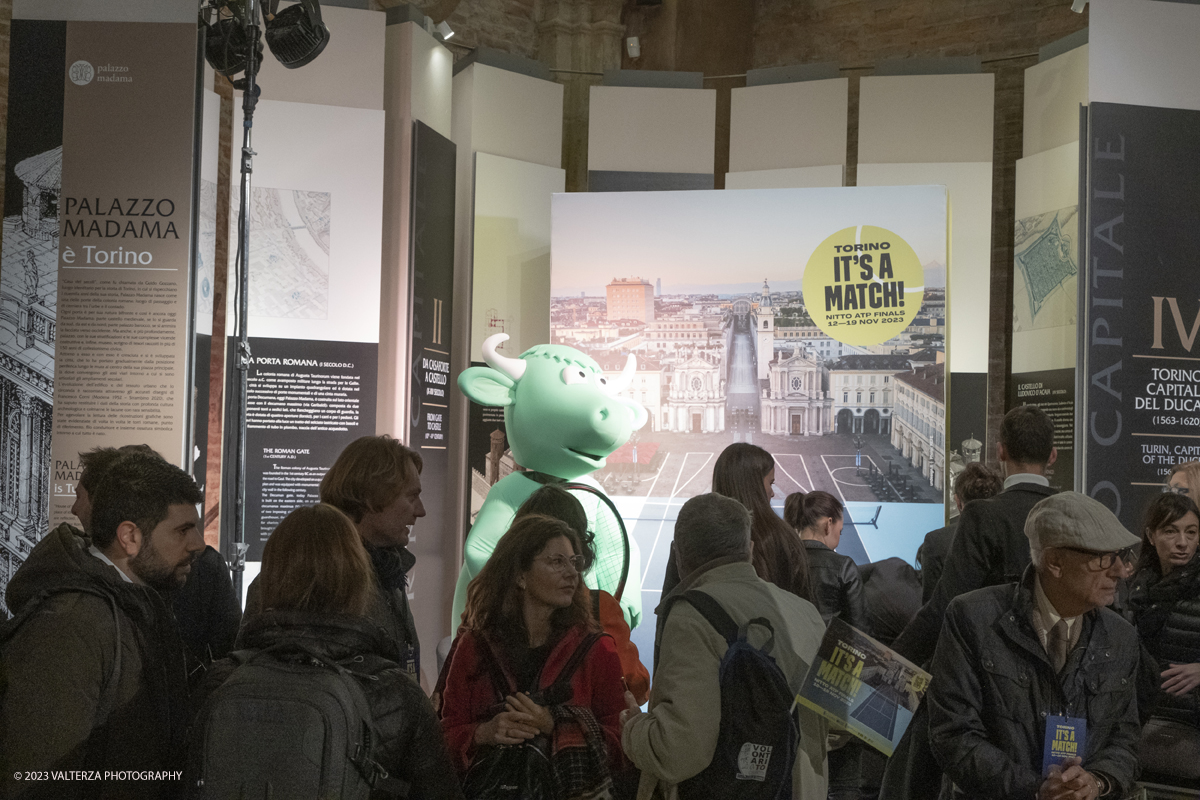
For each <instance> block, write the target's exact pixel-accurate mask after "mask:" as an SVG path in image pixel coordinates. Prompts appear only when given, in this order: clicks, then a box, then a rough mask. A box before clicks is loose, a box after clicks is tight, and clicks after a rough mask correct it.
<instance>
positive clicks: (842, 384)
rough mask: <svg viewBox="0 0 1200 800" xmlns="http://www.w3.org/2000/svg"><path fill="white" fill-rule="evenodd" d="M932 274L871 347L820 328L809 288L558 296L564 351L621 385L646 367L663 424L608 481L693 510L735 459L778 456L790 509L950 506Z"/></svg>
mask: <svg viewBox="0 0 1200 800" xmlns="http://www.w3.org/2000/svg"><path fill="white" fill-rule="evenodd" d="M925 274H926V286H925V292H924V299H923V302H922V305H921V308H920V311H919V312H918V313H917V315H916V317H915V319H914V320H913V321H912V323H910V325H909V326H908V327H907V328H906V329H905V330H904V331H903V332H902V333H901V334H900V335H899V336H896V337H894V338H892V339H889V340H887V341H885V342H883V343H881V344H878V345H871V346H868V347H860V346H855V345H850V344H846V343H843V342H840V341H838V340H836V339H834V338H832V337H830V336H829V335H828V334H826V333H825V332H824V331H822V330H821V329H820V328H819V327H817V325H815V324H814V323H813V321H812V319H811V318H810V317H809V314H808V312H807V310H806V307H805V303H804V298H803V296H802V293H801V291H800V288H799V281H798V280H791V281H781V282H780V284H779V285H780V286H781V287H789V288H784V289H782V290H781V289H780V288H776V289H772V286H771V281H770V279H769V277H768V278H767V279H764V280H763V281H762V283H761V285H758V284H757V283H755V284H744V285H738V284H734V285H729V284H722V285H720V286H715V287H712V289H713V290H712V291H704V289H705V288H706V287H703V286H699V287H698V286H694V285H688V286H686V287H683V289H682V290H680V288H676V287H673V286H672V285H671V284H670V283H667V282H664V280H663V279H662V278H658V277H642V276H620V275H618V276H612V277H611V279H610V280H609V281H608V282H607V284H606V285H605V286H604V287H603V288H604V291H603V293H602V294H598V293H589V292H587V291H581V292H579V293H577V294H575V295H573V296H554V297H552V300H551V318H550V330H551V338H552V341H553V342H554V343H555V344H564V345H569V346H571V347H575V348H577V349H579V350H581V351H583V352H585V353H587V354H588V355H590V356H591V357H592V358H594V359H595V360H596V361H597V363H599V364H600V366H601V368H602V369H603V370H604V371H605V372H606V373H608V374H610V375H614V376H615V375H617V374H619V373H620V371H621V369H622V368H623V367H624V365H625V363H626V360H627V355H628V354H629V353H632V354H634V355H635V356H636V358H637V373H636V375H635V378H634V380H633V382H632V384H631V386H630V390H629V391H630V392H631V393H632V397H633V399H635V400H637V401H638V402H640V403H642V405H643V406H645V408H646V410H647V412H648V414H649V422H647V424H646V425H645V427H643V428H642V430H640V431H638V432H637V433H636V434H635V437H634V439H633V440H631V441H630V443H628V444H626V445H625V446H624V447H622V448H621V449H620V450H618V451H617V452H616V453H614V454H613V456H611V457H610V458H609V460H608V466H607V467H606V468H605V469H604V470H602V471H600V472H599V473H597V474H596V475H595V476H594V477H596V478H597V479H598V480H600V481H601V482H602V483H603V484H604V485H605V487H606V488H607V489H608V490H609V491H610V493H613V494H617V495H620V494H634V495H643V496H652V497H653V496H664V495H667V496H671V497H688V496H692V495H694V494H699V493H702V492H705V491H708V489H709V486H711V473H712V466H713V461H714V460H715V458H716V456H717V455H718V454H719V453H720V452H721V450H722V449H724V447H725V446H726V445H728V444H730V443H732V442H750V443H752V444H757V445H760V446H761V447H764V448H765V449H766V450H768V451H769V452H771V454H772V455H774V456H775V459H776V464H777V468H776V496H777V497H780V498H781V497H783V496H784V495H786V494H787V493H789V492H793V491H796V490H797V489H799V490H803V491H811V490H813V489H821V490H825V491H828V492H830V493H832V494H834V495H835V496H839V497H840V498H842V499H843V500H845V501H860V502H871V501H877V502H888V503H895V502H917V503H940V502H942V501H943V486H944V483H945V476H944V474H943V469H944V467H943V465H944V464H945V463H946V455H947V453H946V442H945V438H944V430H945V414H946V409H945V396H946V381H945V336H946V293H945V268H944V267H942V266H941V265H940V264H937V263H930V264H927V265H926V270H925ZM939 284H940V285H939ZM635 451H636V457H635ZM968 455H969V454H968ZM681 482H682V485H681Z"/></svg>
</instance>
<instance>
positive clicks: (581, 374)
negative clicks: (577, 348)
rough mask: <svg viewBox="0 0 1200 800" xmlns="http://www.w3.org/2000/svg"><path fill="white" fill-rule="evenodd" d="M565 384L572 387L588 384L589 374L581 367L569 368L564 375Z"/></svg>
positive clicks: (564, 371)
mask: <svg viewBox="0 0 1200 800" xmlns="http://www.w3.org/2000/svg"><path fill="white" fill-rule="evenodd" d="M562 379H563V383H565V384H567V385H568V386H571V385H572V384H576V383H587V379H588V374H587V372H586V371H585V370H582V369H580V368H579V367H567V368H566V369H564V370H563V373H562Z"/></svg>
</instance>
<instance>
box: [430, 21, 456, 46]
mask: <svg viewBox="0 0 1200 800" xmlns="http://www.w3.org/2000/svg"><path fill="white" fill-rule="evenodd" d="M434 30H435V31H437V33H435V34H434V35H435V36H437V37H438V38H439V39H441V40H442V41H443V42H444V41H446V40H447V39H449V38H450V37H452V36H453V35H454V30H453V29H451V27H450V26H449V25H447V24H446V22H445V21H442V22H439V23H438V24H437V27H436V28H434Z"/></svg>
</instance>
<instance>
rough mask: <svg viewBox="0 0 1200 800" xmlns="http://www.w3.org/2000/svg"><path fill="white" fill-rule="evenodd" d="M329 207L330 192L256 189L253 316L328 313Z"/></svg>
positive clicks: (252, 245) (302, 316)
mask: <svg viewBox="0 0 1200 800" xmlns="http://www.w3.org/2000/svg"><path fill="white" fill-rule="evenodd" d="M331 208H332V196H331V195H330V193H329V192H308V191H302V190H298V189H296V190H294V189H271V188H267V187H260V186H256V187H254V190H253V197H252V203H251V208H250V314H251V316H258V317H286V318H290V319H325V318H327V317H328V315H329V226H330V212H331ZM235 230H236V228H235Z"/></svg>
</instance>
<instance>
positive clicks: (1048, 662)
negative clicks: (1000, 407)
mask: <svg viewBox="0 0 1200 800" xmlns="http://www.w3.org/2000/svg"><path fill="white" fill-rule="evenodd" d="M1026 532H1027V533H1028V536H1029V545H1028V546H1029V548H1030V550H1031V553H1032V559H1033V566H1031V567H1030V568H1029V569H1027V570H1026V571H1025V574H1024V576H1023V577H1022V579H1021V582H1020V583H1019V584H1017V585H1015V586H993V587H990V588H987V589H980V590H978V591H974V592H969V593H967V594H965V595H962V596H960V597H957V598H955V599H954V600H953V601H952V602H951V603H950V607H949V608H948V609H947V611H946V621H945V625H944V626H943V628H942V634H941V637H940V638H939V640H938V645H937V652H936V655H935V656H934V660H933V670H932V671H933V680H932V682H931V683H930V689H929V694H928V696H927V698H926V702H927V703H928V706H929V731H930V742H931V744H932V747H933V751H934V754H935V756H936V757H937V760H938V762H939V763H940V764H941V765H942V768H943V770H944V772H945V774H946V776H947V777H948V778H949V779H950V781H949V782H944V783H943V786H942V792H941V795H940V796H941V797H942V798H943V800H949V799H950V798H954V799H955V800H957V798H964V797H970V798H995V800H1009V799H1010V798H1011V800H1017V799H1018V798H1020V800H1028V798H1032V797H1037V798H1039V800H1041V799H1042V798H1045V799H1047V800H1049V798H1059V797H1071V798H1076V799H1077V800H1094V799H1095V798H1097V797H1124V796H1125V792H1126V791H1128V789H1129V788H1130V787H1131V785H1132V784H1133V780H1134V779H1135V778H1136V777H1137V771H1138V763H1137V756H1136V755H1135V753H1134V746H1135V745H1136V743H1137V741H1138V738H1139V736H1140V725H1139V722H1138V716H1137V702H1136V699H1135V694H1134V692H1133V686H1134V680H1135V674H1136V672H1137V665H1138V639H1137V633H1136V632H1135V631H1134V629H1133V627H1132V626H1131V625H1129V623H1127V622H1125V621H1124V620H1123V619H1121V618H1120V617H1119V616H1118V615H1117V614H1115V613H1113V612H1112V611H1110V610H1108V609H1107V608H1105V606H1107V605H1108V604H1109V603H1111V602H1112V600H1113V597H1114V595H1115V593H1116V589H1117V582H1118V581H1119V580H1120V579H1121V578H1122V577H1124V576H1125V575H1126V571H1127V569H1128V563H1129V562H1130V561H1131V555H1132V552H1133V547H1134V546H1135V545H1137V544H1138V538H1137V537H1136V536H1133V535H1132V534H1130V533H1129V532H1128V531H1126V530H1125V529H1124V528H1123V527H1121V523H1120V522H1118V521H1117V518H1116V517H1115V516H1113V514H1112V512H1110V511H1109V510H1108V509H1107V508H1105V507H1104V506H1103V505H1102V504H1101V503H1099V502H1097V501H1095V500H1093V499H1091V498H1090V497H1087V496H1086V495H1082V494H1077V493H1075V492H1063V493H1062V494H1058V495H1055V496H1053V497H1050V498H1047V499H1045V500H1043V501H1041V502H1040V503H1038V504H1037V505H1036V506H1034V508H1033V510H1032V511H1031V512H1030V514H1029V519H1028V522H1027V524H1026ZM1048 715H1049V716H1060V717H1066V718H1069V719H1068V722H1069V725H1070V726H1071V730H1073V731H1074V736H1073V737H1072V738H1073V739H1074V741H1075V742H1076V743H1077V744H1079V745H1080V749H1079V751H1078V755H1077V756H1072V757H1070V758H1067V759H1066V760H1065V761H1062V762H1061V763H1060V764H1058V765H1053V766H1052V765H1050V764H1044V763H1043V761H1044V753H1045V742H1046V739H1047V737H1048V736H1049V737H1051V738H1057V737H1056V733H1057V730H1058V728H1057V727H1055V728H1051V727H1050V726H1049V725H1048V723H1047V716H1048ZM1064 755H1069V753H1064ZM1047 768H1048V769H1047ZM951 782H952V785H951Z"/></svg>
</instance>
